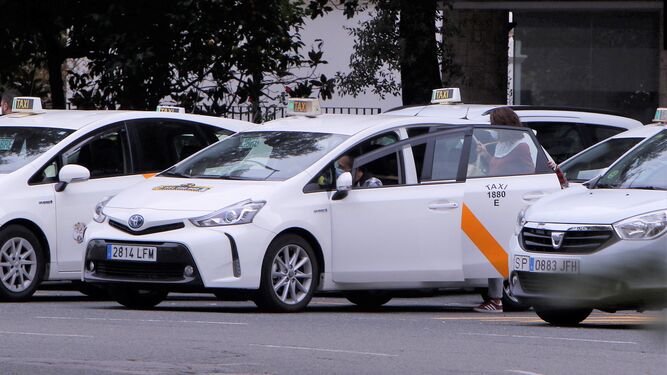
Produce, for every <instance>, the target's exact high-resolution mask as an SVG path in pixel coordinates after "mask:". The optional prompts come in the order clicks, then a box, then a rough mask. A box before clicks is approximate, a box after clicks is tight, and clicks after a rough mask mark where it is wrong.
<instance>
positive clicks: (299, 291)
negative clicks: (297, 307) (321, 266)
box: [271, 245, 313, 305]
mask: <svg viewBox="0 0 667 375" xmlns="http://www.w3.org/2000/svg"><path fill="white" fill-rule="evenodd" d="M271 281H272V284H273V291H274V293H275V294H276V296H277V297H278V299H280V300H281V301H282V302H283V303H286V304H288V305H294V304H297V303H299V302H301V301H302V300H303V299H304V298H305V297H306V295H308V292H309V291H310V288H311V286H312V283H313V265H312V263H311V262H310V257H309V256H308V253H307V252H306V250H304V249H303V248H302V247H301V246H298V245H287V246H284V247H282V248H281V249H280V250H279V251H278V253H277V254H276V256H275V257H274V258H273V263H272V264H271Z"/></svg>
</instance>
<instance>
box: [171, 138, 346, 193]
mask: <svg viewBox="0 0 667 375" xmlns="http://www.w3.org/2000/svg"><path fill="white" fill-rule="evenodd" d="M346 138H347V136H344V135H339V134H326V133H309V132H284V131H267V132H244V133H238V134H235V135H233V136H231V137H229V138H226V139H224V140H222V141H220V142H218V143H216V144H214V145H213V146H211V147H209V148H207V149H206V150H204V151H202V152H200V153H199V154H197V155H195V156H193V157H192V158H190V159H187V160H185V161H184V162H182V163H180V164H178V165H176V166H174V167H172V168H170V169H168V170H167V171H165V172H163V173H162V175H164V176H174V177H186V178H220V179H230V180H254V181H264V180H271V181H282V180H286V179H288V178H290V177H293V176H295V175H296V174H298V173H300V172H301V171H303V170H304V169H306V168H308V167H309V166H310V165H311V164H312V163H314V162H315V161H317V160H319V159H320V158H321V157H322V156H324V155H325V154H326V153H328V152H329V151H331V150H332V149H333V148H334V147H336V146H338V145H339V144H340V143H341V142H342V141H343V140H345V139H346Z"/></svg>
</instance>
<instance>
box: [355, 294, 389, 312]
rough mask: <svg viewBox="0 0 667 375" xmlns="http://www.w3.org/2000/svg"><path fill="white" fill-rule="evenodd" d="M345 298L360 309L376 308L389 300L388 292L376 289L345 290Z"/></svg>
mask: <svg viewBox="0 0 667 375" xmlns="http://www.w3.org/2000/svg"><path fill="white" fill-rule="evenodd" d="M345 298H347V300H348V301H350V302H352V303H354V304H355V305H357V306H359V307H361V308H362V309H377V308H380V307H381V306H382V305H384V304H385V303H387V302H389V301H391V295H389V293H387V292H376V291H359V292H347V293H345Z"/></svg>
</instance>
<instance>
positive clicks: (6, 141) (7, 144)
mask: <svg viewBox="0 0 667 375" xmlns="http://www.w3.org/2000/svg"><path fill="white" fill-rule="evenodd" d="M13 145H14V138H0V151H9V150H11V149H12V146H13Z"/></svg>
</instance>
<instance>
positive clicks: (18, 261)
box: [0, 237, 37, 293]
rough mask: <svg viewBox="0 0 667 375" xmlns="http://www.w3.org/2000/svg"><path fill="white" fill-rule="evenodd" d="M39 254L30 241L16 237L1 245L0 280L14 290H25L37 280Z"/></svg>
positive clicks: (6, 286)
mask: <svg viewBox="0 0 667 375" xmlns="http://www.w3.org/2000/svg"><path fill="white" fill-rule="evenodd" d="M36 274H37V255H36V254H35V249H34V248H33V247H32V245H31V244H30V242H28V241H26V240H25V239H23V238H20V237H14V238H12V239H10V240H9V241H7V242H5V243H4V244H3V245H2V247H0V280H2V285H3V286H4V287H5V288H7V289H8V290H10V291H12V292H18V293H20V292H23V291H24V290H26V289H28V288H29V287H30V285H31V284H32V282H33V280H35V275H36Z"/></svg>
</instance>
